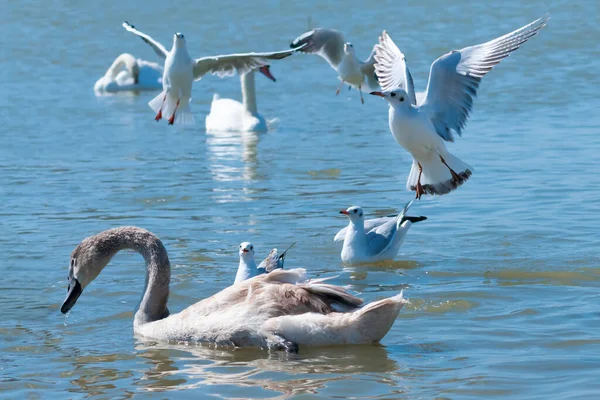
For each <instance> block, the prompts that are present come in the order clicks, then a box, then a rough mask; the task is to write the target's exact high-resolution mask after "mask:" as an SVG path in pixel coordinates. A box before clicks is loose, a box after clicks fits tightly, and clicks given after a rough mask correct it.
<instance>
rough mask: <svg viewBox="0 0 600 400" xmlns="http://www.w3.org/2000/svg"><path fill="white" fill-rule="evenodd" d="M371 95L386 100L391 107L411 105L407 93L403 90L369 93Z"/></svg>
mask: <svg viewBox="0 0 600 400" xmlns="http://www.w3.org/2000/svg"><path fill="white" fill-rule="evenodd" d="M371 94H372V95H373V96H379V97H381V98H384V99H386V100H387V101H388V103H390V105H393V106H398V107H409V106H410V105H411V103H410V98H409V97H408V93H406V91H405V90H403V89H394V90H388V91H387V92H371Z"/></svg>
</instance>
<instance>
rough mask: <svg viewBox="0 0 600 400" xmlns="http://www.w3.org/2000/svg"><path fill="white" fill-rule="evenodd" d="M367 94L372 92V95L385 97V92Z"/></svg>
mask: <svg viewBox="0 0 600 400" xmlns="http://www.w3.org/2000/svg"><path fill="white" fill-rule="evenodd" d="M369 94H372V95H373V96H379V97H383V98H384V99H385V94H383V93H381V92H371V93H369Z"/></svg>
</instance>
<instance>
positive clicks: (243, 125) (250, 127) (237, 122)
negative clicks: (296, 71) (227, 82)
mask: <svg viewBox="0 0 600 400" xmlns="http://www.w3.org/2000/svg"><path fill="white" fill-rule="evenodd" d="M254 71H255V70H251V71H248V72H246V73H245V74H242V75H240V80H241V88H242V102H241V103H240V102H239V101H237V100H233V99H223V98H221V97H220V96H219V95H218V94H216V93H215V94H214V96H213V101H212V103H211V105H210V113H209V114H208V115H207V116H206V130H207V131H209V132H265V131H266V130H267V122H266V121H265V119H264V118H263V116H262V115H260V114H259V113H258V108H257V105H256V89H255V84H254V75H255V72H254ZM256 71H259V72H260V73H262V74H263V75H264V76H266V77H267V78H269V79H270V80H272V81H273V82H275V81H276V80H275V77H274V76H273V75H272V74H271V71H270V68H269V66H268V65H264V66H262V67H260V68H257V69H256Z"/></svg>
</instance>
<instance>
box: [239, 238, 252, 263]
mask: <svg viewBox="0 0 600 400" xmlns="http://www.w3.org/2000/svg"><path fill="white" fill-rule="evenodd" d="M239 253H240V258H242V259H244V260H251V259H253V258H254V245H253V244H252V243H250V242H243V243H242V244H240V252H239Z"/></svg>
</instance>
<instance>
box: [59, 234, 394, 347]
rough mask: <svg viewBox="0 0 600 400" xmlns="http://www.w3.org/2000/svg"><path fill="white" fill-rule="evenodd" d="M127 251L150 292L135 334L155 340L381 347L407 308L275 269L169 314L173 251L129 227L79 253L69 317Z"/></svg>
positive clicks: (65, 308) (72, 270)
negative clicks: (141, 265)
mask: <svg viewBox="0 0 600 400" xmlns="http://www.w3.org/2000/svg"><path fill="white" fill-rule="evenodd" d="M124 249H133V250H136V251H137V252H139V253H140V254H141V255H142V256H143V257H144V260H145V262H146V288H145V290H144V294H143V296H142V300H141V302H140V304H139V307H138V309H137V311H136V312H135V315H134V319H133V332H134V334H135V335H138V336H141V337H145V338H149V339H153V340H159V341H171V342H185V343H214V344H217V345H224V346H235V347H245V346H254V347H261V348H269V349H275V350H285V351H288V352H296V351H298V346H308V345H316V346H318V345H340V344H365V343H377V342H379V341H380V340H381V339H382V338H383V337H384V336H385V335H386V334H387V332H388V331H389V330H390V328H391V327H392V325H393V323H394V321H395V320H396V317H397V316H398V313H399V312H400V309H401V308H402V306H403V305H404V304H405V303H406V300H404V299H403V297H402V292H400V293H399V294H398V295H396V296H393V297H390V298H387V299H382V300H378V301H374V302H372V303H369V304H367V305H365V306H362V303H363V301H362V300H361V299H359V298H358V297H355V296H353V295H351V294H350V293H348V292H347V291H346V290H345V289H344V288H342V287H339V286H334V285H330V284H326V283H323V280H322V279H321V280H315V281H310V280H306V279H305V272H306V271H305V270H304V269H300V268H299V269H291V270H284V269H276V270H274V271H273V272H271V273H269V274H263V275H259V276H256V277H254V278H251V279H248V280H245V281H243V282H241V283H239V284H236V285H233V286H230V287H228V288H225V289H223V290H221V291H220V292H218V293H216V294H214V295H213V296H211V297H209V298H206V299H204V300H201V301H199V302H197V303H195V304H193V305H191V306H189V307H187V308H186V309H184V310H183V311H181V312H179V313H176V314H170V313H169V309H168V308H167V300H168V298H169V281H170V278H171V266H170V263H169V257H168V255H167V251H166V250H165V248H164V246H163V244H162V242H161V241H160V239H159V238H158V237H156V236H155V235H154V234H152V233H151V232H149V231H147V230H145V229H141V228H138V227H133V226H127V227H120V228H113V229H109V230H106V231H103V232H100V233H99V234H97V235H94V236H90V237H88V238H86V239H84V240H83V241H82V242H81V243H80V244H79V245H78V246H77V247H76V248H75V250H73V252H72V253H71V263H70V266H69V275H68V280H69V287H68V289H67V297H66V299H65V301H64V302H63V304H62V306H61V308H60V311H61V312H62V313H63V314H66V313H67V312H69V310H71V308H72V307H73V306H74V305H75V303H76V302H77V299H78V298H79V296H80V295H81V293H82V292H83V290H84V289H85V288H86V287H87V286H88V285H89V284H90V283H91V282H92V281H93V280H94V279H95V278H96V277H97V276H98V275H99V274H100V272H101V271H102V270H103V269H104V267H105V266H106V265H107V264H108V263H109V262H110V260H111V258H112V257H113V256H114V255H115V254H116V253H118V252H119V251H120V250H124Z"/></svg>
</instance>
